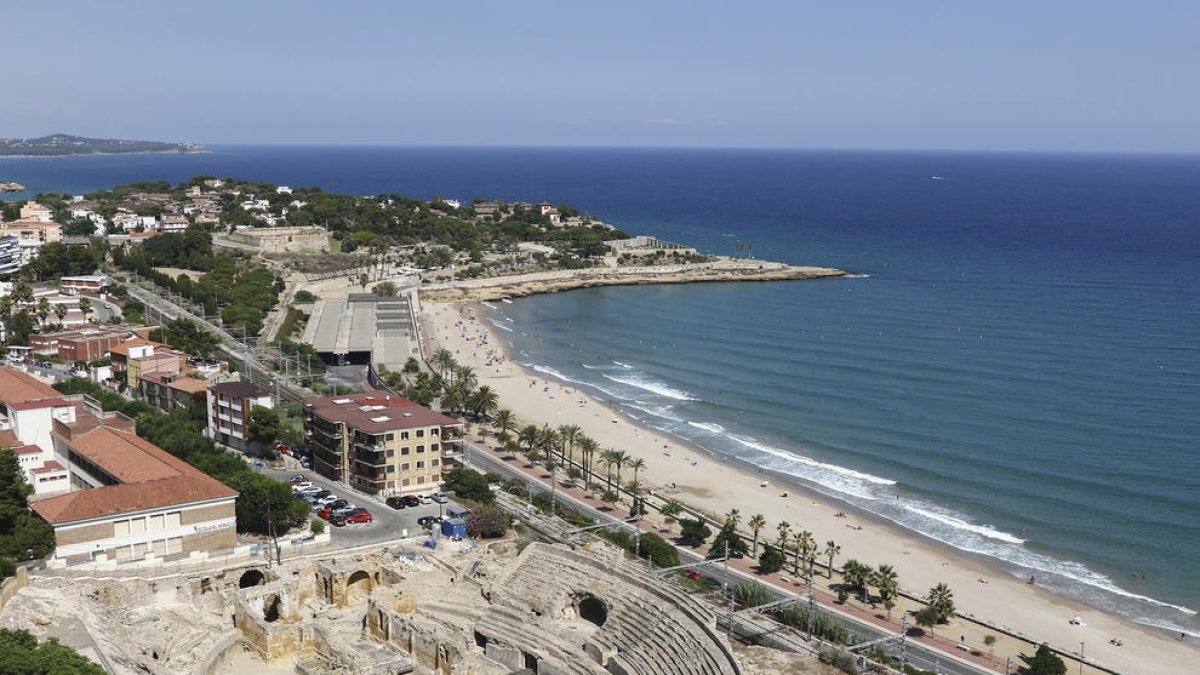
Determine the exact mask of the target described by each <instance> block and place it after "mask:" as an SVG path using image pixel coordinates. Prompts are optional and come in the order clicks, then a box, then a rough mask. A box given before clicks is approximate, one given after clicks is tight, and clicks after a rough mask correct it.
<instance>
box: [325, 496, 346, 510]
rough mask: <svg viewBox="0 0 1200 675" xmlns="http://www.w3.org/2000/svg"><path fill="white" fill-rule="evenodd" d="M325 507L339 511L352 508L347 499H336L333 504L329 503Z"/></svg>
mask: <svg viewBox="0 0 1200 675" xmlns="http://www.w3.org/2000/svg"><path fill="white" fill-rule="evenodd" d="M325 506H328V507H329V508H330V509H334V510H337V509H341V508H345V507H347V506H350V502H348V501H346V500H345V499H335V500H333V501H331V502H327V503H326V504H325Z"/></svg>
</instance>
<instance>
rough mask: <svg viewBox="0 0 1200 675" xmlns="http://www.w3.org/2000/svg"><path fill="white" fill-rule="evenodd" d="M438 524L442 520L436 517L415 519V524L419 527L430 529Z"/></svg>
mask: <svg viewBox="0 0 1200 675" xmlns="http://www.w3.org/2000/svg"><path fill="white" fill-rule="evenodd" d="M440 522H442V519H441V518H439V517H438V516H421V517H420V518H417V524H418V525H420V526H421V527H428V528H432V527H433V526H434V525H435V524H436V523H440Z"/></svg>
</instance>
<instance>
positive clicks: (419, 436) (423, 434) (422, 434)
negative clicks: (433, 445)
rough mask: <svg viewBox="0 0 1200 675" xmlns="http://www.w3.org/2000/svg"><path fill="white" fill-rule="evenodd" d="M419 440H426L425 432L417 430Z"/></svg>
mask: <svg viewBox="0 0 1200 675" xmlns="http://www.w3.org/2000/svg"><path fill="white" fill-rule="evenodd" d="M417 438H425V430H424V429H417Z"/></svg>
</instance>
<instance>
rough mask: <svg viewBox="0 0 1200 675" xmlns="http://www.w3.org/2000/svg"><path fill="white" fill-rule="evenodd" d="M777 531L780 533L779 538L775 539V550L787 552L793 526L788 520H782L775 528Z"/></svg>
mask: <svg viewBox="0 0 1200 675" xmlns="http://www.w3.org/2000/svg"><path fill="white" fill-rule="evenodd" d="M775 531H776V532H777V533H778V537H777V538H776V539H775V548H777V549H779V550H780V551H786V550H787V545H788V542H789V541H791V536H792V524H791V523H789V522H788V521H786V520H781V521H779V524H778V525H776V526H775Z"/></svg>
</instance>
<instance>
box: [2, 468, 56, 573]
mask: <svg viewBox="0 0 1200 675" xmlns="http://www.w3.org/2000/svg"><path fill="white" fill-rule="evenodd" d="M32 492H33V488H32V487H31V486H30V485H29V483H27V482H26V481H25V472H24V470H22V469H21V463H20V460H18V459H17V455H16V453H14V452H13V451H12V450H11V449H10V448H0V557H2V558H9V559H12V560H26V559H29V558H31V557H33V558H41V557H43V556H45V555H47V554H49V553H50V551H52V550H54V530H53V528H51V527H50V525H49V524H47V523H46V521H44V520H42V519H41V518H38V517H37V516H35V515H33V514H31V513H30V512H29V507H28V502H27V501H26V500H27V498H28V497H29V495H30V494H32Z"/></svg>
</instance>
